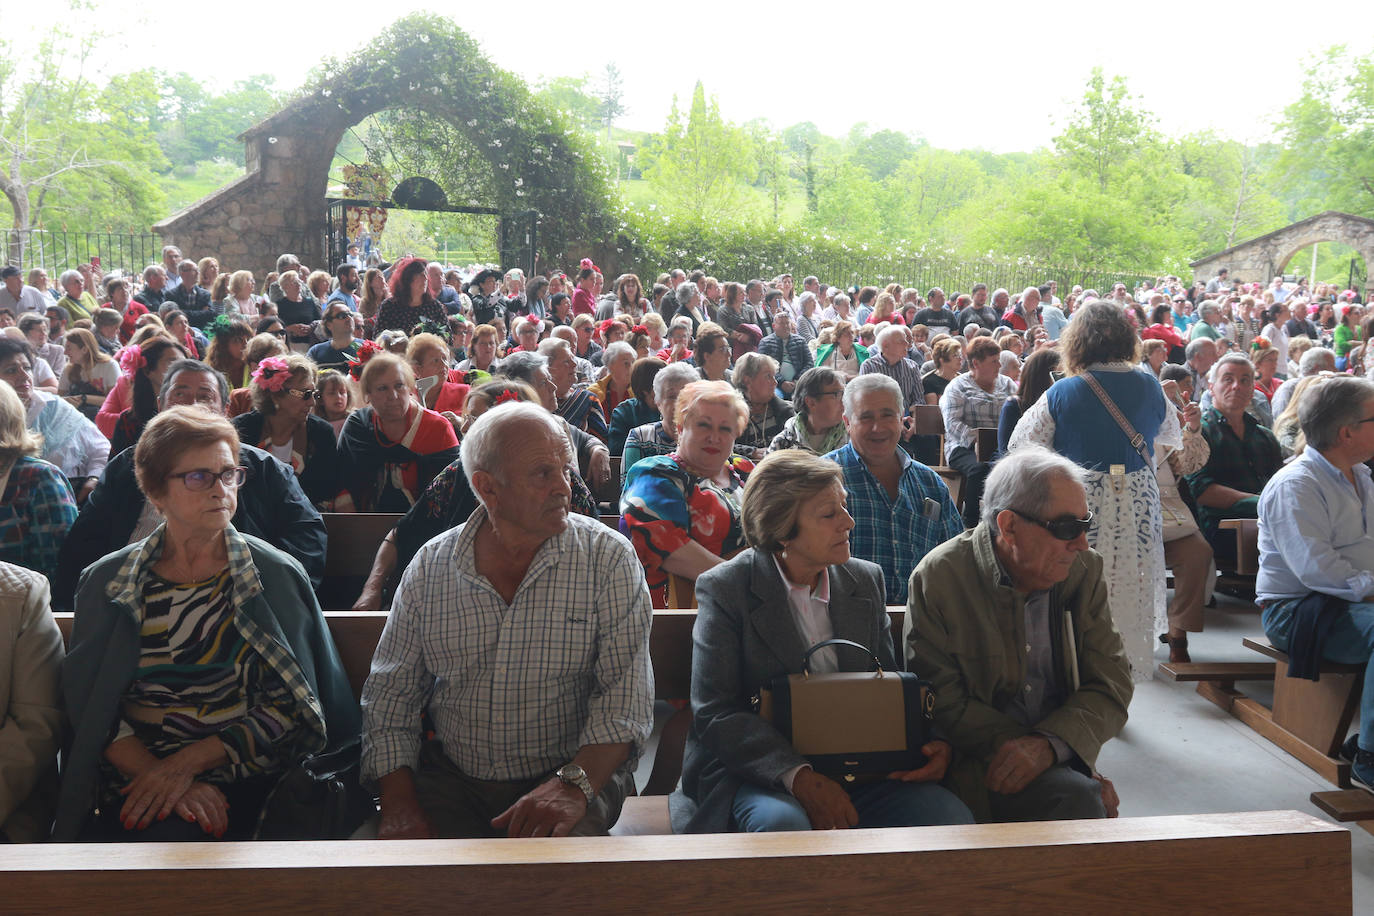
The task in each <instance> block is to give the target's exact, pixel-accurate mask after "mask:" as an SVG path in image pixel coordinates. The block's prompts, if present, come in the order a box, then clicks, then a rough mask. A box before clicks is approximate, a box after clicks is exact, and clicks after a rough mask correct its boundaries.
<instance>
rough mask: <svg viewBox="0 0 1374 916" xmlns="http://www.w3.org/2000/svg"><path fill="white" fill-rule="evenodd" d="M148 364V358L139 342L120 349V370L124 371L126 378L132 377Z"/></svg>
mask: <svg viewBox="0 0 1374 916" xmlns="http://www.w3.org/2000/svg"><path fill="white" fill-rule="evenodd" d="M147 365H148V359H147V357H145V356H144V355H143V348H142V347H140V346H139V345H138V344H129V345H128V346H127V347H125V348H124V349H123V350H120V351H119V371H121V372H123V373H124V376H125V377H126V378H129V379H132V378H133V377H134V376H135V375H136V374H138V370H140V369H142V368H143V367H145V366H147Z"/></svg>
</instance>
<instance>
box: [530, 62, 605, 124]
mask: <svg viewBox="0 0 1374 916" xmlns="http://www.w3.org/2000/svg"><path fill="white" fill-rule="evenodd" d="M590 83H591V77H590V76H588V75H587V74H585V73H584V74H582V75H581V76H557V77H554V78H553V79H542V80H540V81H539V82H537V83H535V87H534V94H535V96H536V97H538V98H542V99H543V100H544V101H546V102H548V103H549V104H550V105H552V106H553V107H554V108H557V109H560V110H562V111H564V112H566V113H567V114H568V116H569V117H570V118H572V120H573V123H575V124H577V126H578V127H581V128H582V129H583V130H594V129H595V128H596V127H597V126H599V125H600V124H601V121H602V114H601V108H602V100H601V99H599V98H598V97H597V96H596V95H594V94H593V93H592V92H591V91H590Z"/></svg>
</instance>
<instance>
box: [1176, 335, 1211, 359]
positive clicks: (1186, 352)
mask: <svg viewBox="0 0 1374 916" xmlns="http://www.w3.org/2000/svg"><path fill="white" fill-rule="evenodd" d="M1209 346H1210V347H1211V348H1212V349H1214V350H1215V349H1216V346H1217V342H1216V341H1215V340H1213V339H1212V338H1210V337H1194V338H1193V339H1192V340H1190V341H1188V346H1186V347H1184V348H1183V358H1184V359H1188V360H1191V359H1192V358H1193V357H1195V356H1197V355H1198V354H1199V353H1201V352H1202V351H1203V350H1205V349H1207V347H1209Z"/></svg>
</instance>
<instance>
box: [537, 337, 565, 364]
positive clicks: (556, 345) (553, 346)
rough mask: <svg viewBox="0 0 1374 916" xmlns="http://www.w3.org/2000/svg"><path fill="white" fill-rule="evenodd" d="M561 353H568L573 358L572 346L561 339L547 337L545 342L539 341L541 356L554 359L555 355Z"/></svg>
mask: <svg viewBox="0 0 1374 916" xmlns="http://www.w3.org/2000/svg"><path fill="white" fill-rule="evenodd" d="M560 351H561V352H564V353H567V354H568V355H569V356H572V355H573V347H572V344H570V343H568V342H567V341H566V340H564V339H563V338H561V337H547V338H545V339H544V340H541V341H539V355H540V356H542V357H544V358H545V359H553V357H554V354H556V353H559V352H560Z"/></svg>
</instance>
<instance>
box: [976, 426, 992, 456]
mask: <svg viewBox="0 0 1374 916" xmlns="http://www.w3.org/2000/svg"><path fill="white" fill-rule="evenodd" d="M974 433H975V434H976V435H977V436H978V438H977V439H976V440H975V445H974V448H973V454H974V455H975V456H976V457H977V459H978V460H979V461H982V462H988V461H991V460H992V458H993V456H994V455H996V454H997V427H995V426H980V427H978V428H977V429H975V430H974Z"/></svg>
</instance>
